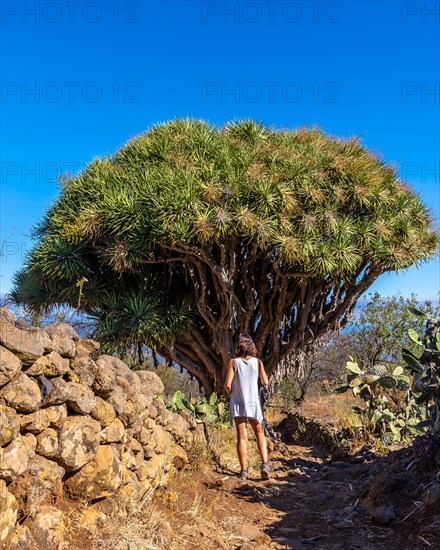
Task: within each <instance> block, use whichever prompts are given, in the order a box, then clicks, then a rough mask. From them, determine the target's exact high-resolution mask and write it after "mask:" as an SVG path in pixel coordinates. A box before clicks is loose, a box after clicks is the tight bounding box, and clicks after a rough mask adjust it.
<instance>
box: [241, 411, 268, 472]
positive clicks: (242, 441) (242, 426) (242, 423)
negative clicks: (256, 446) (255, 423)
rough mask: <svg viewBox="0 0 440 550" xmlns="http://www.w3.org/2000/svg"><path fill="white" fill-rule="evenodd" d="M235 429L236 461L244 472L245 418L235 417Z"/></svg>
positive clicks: (245, 465) (245, 466)
mask: <svg viewBox="0 0 440 550" xmlns="http://www.w3.org/2000/svg"><path fill="white" fill-rule="evenodd" d="M234 420H235V428H236V430H237V454H238V460H239V462H240V466H241V469H242V470H246V468H247V464H246V443H247V430H246V417H245V416H236V417H235V418H234ZM263 435H264V434H263Z"/></svg>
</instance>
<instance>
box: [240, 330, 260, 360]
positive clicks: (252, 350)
mask: <svg viewBox="0 0 440 550" xmlns="http://www.w3.org/2000/svg"><path fill="white" fill-rule="evenodd" d="M234 352H235V355H236V356H237V357H245V356H246V355H252V356H253V357H255V356H256V355H257V348H256V347H255V344H254V341H253V340H252V338H251V337H250V336H249V335H248V334H240V335H239V337H238V340H237V343H236V344H235V350H234Z"/></svg>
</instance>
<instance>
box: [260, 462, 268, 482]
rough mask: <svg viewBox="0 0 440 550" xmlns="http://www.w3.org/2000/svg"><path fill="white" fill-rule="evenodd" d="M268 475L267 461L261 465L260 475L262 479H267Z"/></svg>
mask: <svg viewBox="0 0 440 550" xmlns="http://www.w3.org/2000/svg"><path fill="white" fill-rule="evenodd" d="M269 475H270V466H269V462H263V465H262V466H261V477H262V478H263V479H269Z"/></svg>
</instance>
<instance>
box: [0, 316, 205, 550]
mask: <svg viewBox="0 0 440 550" xmlns="http://www.w3.org/2000/svg"><path fill="white" fill-rule="evenodd" d="M163 389H164V388H163V385H162V382H161V380H160V378H159V377H158V376H156V375H155V374H154V373H153V372H150V371H132V370H130V369H129V368H128V366H127V365H126V364H125V363H123V362H122V361H121V360H120V359H118V358H116V357H113V356H110V355H102V354H101V355H100V354H99V343H98V342H95V341H93V340H90V339H82V338H80V337H79V335H78V334H77V333H76V332H75V330H74V329H73V328H72V327H71V326H70V325H67V324H63V323H58V324H52V325H50V326H48V327H45V328H44V330H43V329H40V328H36V327H25V326H23V325H22V323H21V322H20V321H17V320H16V318H15V316H13V315H12V314H11V313H10V312H9V311H8V310H7V309H5V308H2V309H1V310H0V547H1V548H3V547H4V548H9V549H11V550H13V549H14V548H20V549H22V548H44V549H45V550H51V549H52V548H53V549H55V548H60V547H61V545H62V540H63V533H64V530H65V527H66V521H65V520H66V517H65V516H66V512H65V511H63V509H62V506H60V502H61V501H63V499H64V501H65V500H66V499H68V500H72V501H77V502H78V503H79V504H81V503H82V504H87V506H84V509H85V510H86V512H87V517H84V522H85V523H92V524H95V523H97V522H102V521H106V519H107V517H108V515H109V514H110V513H111V514H113V513H115V511H117V513H120V514H127V513H130V512H131V511H133V510H135V509H136V508H138V507H139V506H140V504H141V503H142V502H143V499H144V498H145V496H146V495H148V494H149V493H151V490H152V488H153V487H155V486H156V485H157V484H158V483H160V482H161V480H164V479H166V475H167V472H169V470H170V468H172V467H173V466H174V467H175V468H177V469H181V468H183V467H184V466H185V464H186V462H187V460H188V459H187V454H186V452H185V447H186V448H188V447H187V446H188V445H190V444H191V440H192V433H193V430H194V428H195V426H194V424H193V423H192V422H191V417H188V416H187V415H185V414H174V413H171V412H170V411H169V410H167V409H166V408H165V407H164V405H163V402H162V401H161V400H160V399H158V398H157V397H158V395H160V394H161V393H162V392H163Z"/></svg>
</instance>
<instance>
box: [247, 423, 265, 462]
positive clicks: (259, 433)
mask: <svg viewBox="0 0 440 550" xmlns="http://www.w3.org/2000/svg"><path fill="white" fill-rule="evenodd" d="M249 422H250V424H251V426H252V429H253V430H254V434H255V437H256V438H257V446H258V451H259V452H260V456H261V460H262V461H263V462H267V442H266V436H265V435H264V430H263V426H262V424H261V423H260V422H258V421H257V420H255V418H250V419H249Z"/></svg>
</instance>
